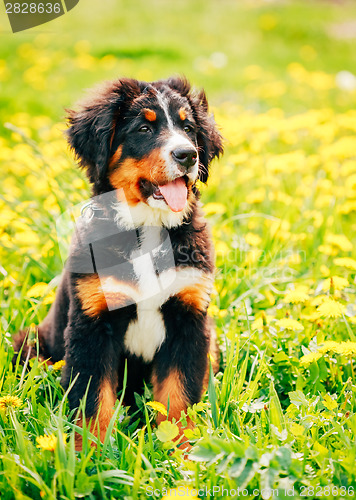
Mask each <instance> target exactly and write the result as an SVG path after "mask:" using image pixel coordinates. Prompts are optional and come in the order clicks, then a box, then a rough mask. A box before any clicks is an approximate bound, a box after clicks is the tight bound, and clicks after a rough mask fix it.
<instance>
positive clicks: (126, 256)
mask: <svg viewBox="0 0 356 500" xmlns="http://www.w3.org/2000/svg"><path fill="white" fill-rule="evenodd" d="M68 125H69V128H68V131H67V137H68V141H69V144H70V146H71V148H72V149H73V151H74V153H75V155H76V157H77V159H78V161H79V165H80V166H81V167H82V168H83V169H84V170H85V172H86V174H87V176H88V178H89V180H90V182H91V184H92V191H93V193H92V194H93V198H92V202H91V203H90V204H89V205H88V206H87V207H86V208H85V209H84V211H83V214H82V216H81V217H80V218H79V220H78V221H77V224H76V228H75V234H74V237H73V242H72V245H71V249H70V256H69V258H68V260H67V263H66V266H65V269H64V272H63V275H62V280H61V283H60V285H59V288H58V291H57V294H56V300H55V302H54V304H53V305H52V307H51V309H50V311H49V314H48V316H47V317H46V318H45V320H44V321H43V323H42V324H41V325H40V326H39V327H38V347H37V348H38V349H39V354H40V358H41V359H43V360H49V362H55V361H58V360H61V359H63V358H64V359H65V361H66V364H65V367H64V371H63V377H62V383H63V386H64V387H65V388H67V387H68V386H69V384H70V383H71V381H72V380H74V379H75V383H74V385H73V387H72V389H71V390H70V392H69V396H68V398H69V404H70V407H71V409H74V408H77V407H78V406H79V403H80V400H81V399H82V398H83V396H84V394H85V392H86V390H87V388H88V386H89V389H88V393H87V398H86V410H85V415H86V418H87V419H90V418H92V420H94V419H97V421H98V423H99V425H98V426H96V427H95V429H94V428H93V429H92V430H93V432H94V433H96V432H100V437H101V439H103V438H104V436H105V432H106V429H107V426H108V424H109V422H110V419H111V417H112V414H113V407H114V404H115V401H116V398H117V392H118V391H119V390H120V389H122V381H123V374H124V370H127V384H126V387H125V393H124V401H125V403H126V404H128V405H134V402H135V400H134V394H135V392H138V393H139V392H140V391H142V388H143V381H144V380H146V381H148V382H151V383H152V386H153V397H154V399H155V400H156V401H159V402H161V403H163V404H164V405H165V406H166V407H168V408H169V415H168V417H169V419H173V418H174V419H176V420H177V421H178V420H179V419H180V417H181V412H182V411H185V410H186V409H187V407H188V406H189V405H192V404H194V403H197V402H199V400H200V398H201V395H202V391H203V389H204V387H206V384H207V378H208V372H209V361H208V354H209V351H210V352H211V354H212V359H215V361H216V362H217V360H218V350H217V345H216V339H215V333H214V328H213V326H212V324H211V322H210V321H209V319H208V317H207V308H208V305H209V300H210V292H211V288H212V283H213V271H214V263H213V248H212V243H211V239H210V235H209V232H208V229H207V225H206V222H205V220H204V218H203V215H202V213H201V210H200V207H199V202H198V199H199V191H198V189H197V187H196V182H197V180H198V179H199V180H200V181H202V182H203V183H205V182H206V181H207V179H208V175H209V164H210V162H211V161H212V159H213V158H214V157H217V156H219V155H220V154H221V153H222V151H223V148H222V139H221V136H220V134H219V132H218V130H217V128H216V124H215V122H214V119H213V117H212V115H211V114H209V112H208V103H207V100H206V96H205V93H204V92H203V91H200V92H195V91H193V90H192V89H191V87H190V85H189V83H188V82H187V81H186V80H185V79H181V78H169V79H167V80H162V81H156V82H152V83H147V82H140V81H137V80H133V79H121V80H117V81H113V82H107V83H105V84H104V85H103V86H102V87H100V88H97V89H95V91H94V92H93V93H92V95H91V96H90V97H88V98H86V100H84V101H83V102H82V103H81V104H80V105H79V106H78V108H77V110H75V111H73V110H70V111H69V112H68ZM26 335H27V333H26V332H25V331H22V332H19V334H17V336H16V337H15V340H14V347H15V351H17V352H19V351H20V350H21V348H23V349H22V354H21V355H22V358H23V359H24V358H26V356H27V357H28V356H29V355H31V356H35V355H36V350H37V348H36V346H35V347H31V346H28V345H27V344H26V343H25V340H26ZM28 349H30V350H31V352H30V353H29V352H28ZM125 367H126V368H125ZM163 418H164V417H162V416H161V415H159V416H158V422H160V421H161V420H162V419H163ZM79 446H80V443H79Z"/></svg>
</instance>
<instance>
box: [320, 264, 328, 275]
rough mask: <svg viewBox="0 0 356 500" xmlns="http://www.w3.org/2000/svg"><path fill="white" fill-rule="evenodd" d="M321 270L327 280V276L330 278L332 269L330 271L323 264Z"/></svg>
mask: <svg viewBox="0 0 356 500" xmlns="http://www.w3.org/2000/svg"><path fill="white" fill-rule="evenodd" d="M319 269H320V272H321V274H322V275H323V276H324V277H325V278H326V277H327V276H330V269H329V268H328V267H327V266H325V265H324V264H322V265H321V266H320V268H319Z"/></svg>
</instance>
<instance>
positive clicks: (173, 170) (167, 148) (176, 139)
mask: <svg viewBox="0 0 356 500" xmlns="http://www.w3.org/2000/svg"><path fill="white" fill-rule="evenodd" d="M156 97H157V101H158V103H159V105H160V106H161V108H162V110H163V112H164V114H165V117H166V119H167V124H168V130H169V131H170V135H169V136H168V139H167V142H166V143H165V145H164V147H163V148H162V157H163V159H164V161H165V162H166V165H167V169H168V175H170V176H171V177H172V180H173V179H174V178H175V177H177V176H179V175H182V172H181V170H179V168H178V165H177V164H176V162H175V161H173V159H172V151H174V150H175V149H177V148H187V147H192V146H193V147H195V145H194V144H193V143H192V141H190V140H189V139H188V138H187V136H186V135H185V134H184V133H183V132H181V131H180V130H179V129H178V128H177V127H175V126H174V123H173V120H172V117H171V115H170V114H169V102H168V99H167V97H165V96H164V95H163V94H162V93H160V92H157V94H156ZM198 163H199V162H198V155H197V161H196V165H195V167H194V168H193V169H192V170H191V172H190V173H189V174H188V177H189V179H190V180H191V181H193V182H194V181H195V179H196V178H197V176H198Z"/></svg>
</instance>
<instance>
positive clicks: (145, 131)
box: [138, 125, 151, 134]
mask: <svg viewBox="0 0 356 500" xmlns="http://www.w3.org/2000/svg"><path fill="white" fill-rule="evenodd" d="M138 131H139V132H143V133H144V134H147V132H151V129H150V127H147V125H142V127H140V128H139V129H138Z"/></svg>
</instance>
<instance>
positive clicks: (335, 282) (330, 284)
mask: <svg viewBox="0 0 356 500" xmlns="http://www.w3.org/2000/svg"><path fill="white" fill-rule="evenodd" d="M348 285H349V282H348V280H347V279H346V278H342V277H341V276H331V277H330V278H328V279H326V280H324V281H323V290H324V292H326V291H327V290H330V288H334V290H343V289H344V288H345V287H346V286H348Z"/></svg>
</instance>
